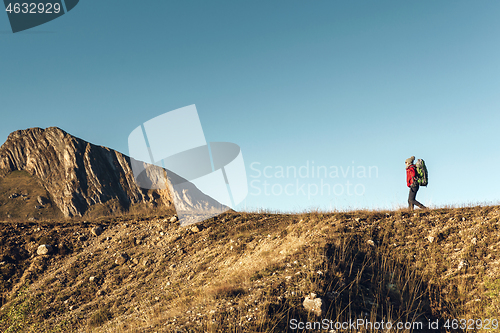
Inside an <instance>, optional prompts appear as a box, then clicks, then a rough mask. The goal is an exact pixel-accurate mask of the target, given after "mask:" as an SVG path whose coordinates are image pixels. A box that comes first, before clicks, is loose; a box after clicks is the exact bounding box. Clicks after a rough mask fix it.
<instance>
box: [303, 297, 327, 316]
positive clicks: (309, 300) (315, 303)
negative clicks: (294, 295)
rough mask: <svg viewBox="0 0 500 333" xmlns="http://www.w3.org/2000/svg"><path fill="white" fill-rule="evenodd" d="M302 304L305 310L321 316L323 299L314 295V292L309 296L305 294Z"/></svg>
mask: <svg viewBox="0 0 500 333" xmlns="http://www.w3.org/2000/svg"><path fill="white" fill-rule="evenodd" d="M302 305H303V306H304V308H305V309H306V310H307V311H309V312H312V313H314V314H315V315H316V316H321V314H322V313H323V309H322V307H323V300H322V299H321V298H319V297H316V294H315V293H311V294H310V295H309V296H306V298H305V299H304V303H302Z"/></svg>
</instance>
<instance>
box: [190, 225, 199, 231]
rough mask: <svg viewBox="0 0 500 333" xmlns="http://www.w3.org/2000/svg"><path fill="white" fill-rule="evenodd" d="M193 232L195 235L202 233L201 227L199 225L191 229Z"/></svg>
mask: <svg viewBox="0 0 500 333" xmlns="http://www.w3.org/2000/svg"><path fill="white" fill-rule="evenodd" d="M191 231H192V232H194V233H197V232H200V231H201V227H198V226H197V225H195V226H194V227H192V228H191Z"/></svg>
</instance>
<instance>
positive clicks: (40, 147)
mask: <svg viewBox="0 0 500 333" xmlns="http://www.w3.org/2000/svg"><path fill="white" fill-rule="evenodd" d="M132 163H142V162H140V161H135V160H133V159H131V158H130V157H128V156H126V155H124V154H121V153H119V152H117V151H114V150H112V149H109V148H106V147H103V146H97V145H94V144H91V143H89V142H86V141H85V140H82V139H79V138H76V137H74V136H72V135H70V134H68V133H66V132H65V131H63V130H61V129H59V128H57V127H49V128H47V129H42V128H30V129H27V130H19V131H15V132H13V133H11V134H10V135H9V137H8V138H7V141H6V142H5V143H4V144H3V145H2V147H0V192H2V193H3V198H1V197H0V204H1V206H0V212H1V211H2V209H1V208H4V209H3V210H4V211H5V210H6V209H7V208H6V207H9V205H10V207H9V208H10V211H14V212H17V211H18V212H21V213H22V214H21V213H19V214H17V215H18V216H17V217H26V216H37V215H36V211H34V210H38V211H39V212H38V215H42V212H44V209H45V208H50V207H52V208H54V209H56V210H58V211H60V212H61V213H62V215H63V216H65V217H74V216H84V215H85V214H87V215H88V214H89V213H90V212H97V214H98V213H100V212H101V213H103V214H104V213H108V212H117V211H118V212H123V211H127V210H129V209H131V208H132V207H135V206H138V205H142V206H144V207H147V208H155V207H156V208H166V209H174V205H173V203H174V199H176V201H175V203H176V204H177V208H178V209H179V208H180V209H189V208H197V207H204V208H207V207H217V208H220V204H219V203H218V202H217V201H215V200H213V199H212V198H210V197H208V196H205V195H203V193H201V192H200V191H198V190H197V189H196V187H194V186H192V184H190V188H189V192H188V191H184V192H185V193H182V195H179V194H175V193H174V194H172V193H170V191H169V190H168V189H156V190H147V189H144V188H141V187H140V184H138V183H137V182H136V180H135V179H134V174H133V172H132V167H131V165H132ZM145 169H146V172H145V173H144V174H145V175H143V177H142V178H143V181H144V178H145V177H146V178H147V180H148V182H154V181H156V180H158V179H167V178H166V175H167V173H169V177H168V179H169V181H170V180H172V179H174V180H175V181H176V182H177V183H179V182H182V181H185V180H183V179H182V178H181V177H179V176H177V175H175V174H173V173H170V172H169V171H168V170H165V169H163V168H160V167H157V166H153V165H147V166H146V168H145ZM22 182H24V183H26V184H31V185H30V186H26V187H25V188H19V186H18V185H19V184H20V183H22ZM35 183H36V184H38V185H34V184H35ZM187 184H189V183H187ZM170 188H172V187H171V186H170ZM9 191H10V192H12V193H9ZM44 191H45V195H40V193H42V194H43V192H44ZM30 192H37V193H36V194H38V195H36V197H37V199H38V204H37V203H36V202H34V201H33V200H35V198H34V197H35V195H34V194H33V193H30ZM6 196H8V197H9V198H6ZM193 197H195V198H196V200H194V199H193ZM30 200H31V201H30ZM12 201H15V202H16V203H15V204H14V203H13V202H12ZM43 201H45V204H44V205H41V203H43ZM17 202H19V203H22V202H27V205H29V207H28V208H29V209H26V210H19V209H18V208H19V204H18V203H17ZM16 208H17V210H16ZM4 213H5V214H7V212H4ZM25 213H27V214H25ZM8 215H13V217H16V216H14V214H10V212H9V214H8Z"/></svg>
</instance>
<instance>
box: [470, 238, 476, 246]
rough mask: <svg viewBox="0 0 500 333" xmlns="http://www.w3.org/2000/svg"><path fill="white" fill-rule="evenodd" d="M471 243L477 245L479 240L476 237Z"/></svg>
mask: <svg viewBox="0 0 500 333" xmlns="http://www.w3.org/2000/svg"><path fill="white" fill-rule="evenodd" d="M471 243H472V244H474V245H477V238H476V237H474V238H472V240H471Z"/></svg>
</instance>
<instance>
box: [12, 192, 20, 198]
mask: <svg viewBox="0 0 500 333" xmlns="http://www.w3.org/2000/svg"><path fill="white" fill-rule="evenodd" d="M19 196H20V194H19V193H12V194H11V195H9V199H15V198H17V197H19Z"/></svg>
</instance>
